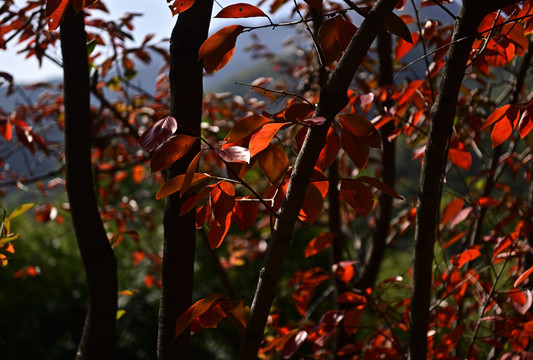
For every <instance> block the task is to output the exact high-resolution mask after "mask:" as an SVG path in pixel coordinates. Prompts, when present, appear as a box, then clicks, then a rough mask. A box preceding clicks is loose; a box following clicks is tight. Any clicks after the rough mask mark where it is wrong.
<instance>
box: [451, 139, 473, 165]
mask: <svg viewBox="0 0 533 360" xmlns="http://www.w3.org/2000/svg"><path fill="white" fill-rule="evenodd" d="M448 159H450V161H451V162H452V163H453V164H454V165H455V166H457V167H459V168H461V169H463V170H466V171H468V170H470V167H471V166H472V155H470V153H469V152H468V150H466V148H465V146H464V145H463V144H462V143H458V144H456V146H455V147H451V146H450V149H449V150H448Z"/></svg>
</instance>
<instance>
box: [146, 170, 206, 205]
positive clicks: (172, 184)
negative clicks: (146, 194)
mask: <svg viewBox="0 0 533 360" xmlns="http://www.w3.org/2000/svg"><path fill="white" fill-rule="evenodd" d="M205 179H209V177H208V176H207V175H205V174H199V173H195V174H194V176H193V179H192V182H191V187H192V186H194V185H196V184H198V183H200V182H203V181H204V180H205ZM183 180H185V174H181V175H178V176H176V177H173V178H172V179H170V180H168V181H167V182H166V183H164V184H163V186H161V189H159V191H158V192H157V194H156V195H155V198H156V199H157V200H159V199H162V198H164V197H166V196H168V195H170V194H173V193H175V192H176V191H179V190H180V189H181V187H182V185H183Z"/></svg>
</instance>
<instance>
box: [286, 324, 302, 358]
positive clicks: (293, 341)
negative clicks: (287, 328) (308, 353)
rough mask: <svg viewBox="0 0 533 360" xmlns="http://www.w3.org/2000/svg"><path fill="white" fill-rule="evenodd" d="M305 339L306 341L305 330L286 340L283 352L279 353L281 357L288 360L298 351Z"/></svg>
mask: <svg viewBox="0 0 533 360" xmlns="http://www.w3.org/2000/svg"><path fill="white" fill-rule="evenodd" d="M305 339H307V331H305V330H300V331H298V332H297V333H296V334H294V335H293V336H291V338H290V339H289V340H287V342H286V343H285V346H283V350H282V351H281V355H282V356H283V358H284V359H289V358H290V357H291V356H293V355H294V354H295V353H296V351H298V349H299V348H300V347H301V346H302V344H303V343H304V341H305Z"/></svg>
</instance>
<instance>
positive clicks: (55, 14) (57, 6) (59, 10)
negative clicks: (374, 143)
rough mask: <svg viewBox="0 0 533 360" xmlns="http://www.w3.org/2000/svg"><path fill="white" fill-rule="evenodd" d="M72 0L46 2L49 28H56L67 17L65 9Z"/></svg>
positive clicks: (50, 0) (49, 0)
mask: <svg viewBox="0 0 533 360" xmlns="http://www.w3.org/2000/svg"><path fill="white" fill-rule="evenodd" d="M69 3H70V0H48V1H47V2H46V11H45V16H46V18H47V19H48V29H49V30H50V31H53V30H56V29H57V28H58V27H59V24H60V23H61V22H62V21H63V18H64V17H65V11H66V9H67V6H68V5H69Z"/></svg>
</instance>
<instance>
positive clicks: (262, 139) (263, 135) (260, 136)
mask: <svg viewBox="0 0 533 360" xmlns="http://www.w3.org/2000/svg"><path fill="white" fill-rule="evenodd" d="M286 124H289V123H286V122H281V123H267V124H264V125H263V126H262V127H261V128H260V129H259V130H258V131H256V132H255V133H253V134H252V138H251V139H250V156H251V157H254V156H255V155H256V154H258V153H259V152H261V151H263V150H264V149H266V148H267V147H268V145H270V142H271V141H272V139H273V138H274V136H275V135H276V133H277V132H278V131H279V129H281V128H282V127H283V126H284V125H286Z"/></svg>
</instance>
